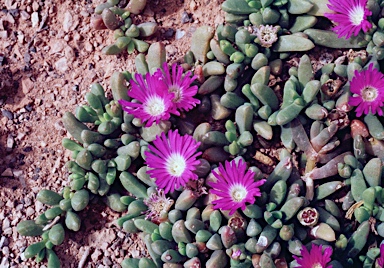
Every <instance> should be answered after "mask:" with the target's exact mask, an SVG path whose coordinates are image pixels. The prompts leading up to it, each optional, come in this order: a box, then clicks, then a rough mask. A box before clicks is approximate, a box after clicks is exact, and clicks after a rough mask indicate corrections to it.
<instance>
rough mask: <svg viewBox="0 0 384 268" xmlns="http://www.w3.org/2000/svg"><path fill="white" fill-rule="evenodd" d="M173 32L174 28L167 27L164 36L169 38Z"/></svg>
mask: <svg viewBox="0 0 384 268" xmlns="http://www.w3.org/2000/svg"><path fill="white" fill-rule="evenodd" d="M174 34H175V30H173V29H172V28H169V29H167V30H166V31H165V33H164V38H171V37H172V36H173V35H174Z"/></svg>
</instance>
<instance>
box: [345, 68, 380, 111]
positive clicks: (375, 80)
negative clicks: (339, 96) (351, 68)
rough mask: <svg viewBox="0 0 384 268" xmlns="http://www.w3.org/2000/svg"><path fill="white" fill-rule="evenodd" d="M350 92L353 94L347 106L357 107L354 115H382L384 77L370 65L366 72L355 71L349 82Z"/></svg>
mask: <svg viewBox="0 0 384 268" xmlns="http://www.w3.org/2000/svg"><path fill="white" fill-rule="evenodd" d="M350 90H351V92H352V93H353V94H354V95H353V96H352V97H351V98H350V99H349V102H348V104H349V105H351V106H357V108H356V115H357V116H361V115H362V114H363V113H364V114H368V113H369V112H371V113H372V114H375V113H378V114H379V115H383V111H382V109H381V107H382V106H383V102H384V75H383V74H382V73H381V72H379V71H378V70H376V69H373V64H370V65H369V67H368V70H364V71H362V72H360V73H359V72H358V71H357V70H356V71H355V75H354V77H353V79H352V81H351V87H350Z"/></svg>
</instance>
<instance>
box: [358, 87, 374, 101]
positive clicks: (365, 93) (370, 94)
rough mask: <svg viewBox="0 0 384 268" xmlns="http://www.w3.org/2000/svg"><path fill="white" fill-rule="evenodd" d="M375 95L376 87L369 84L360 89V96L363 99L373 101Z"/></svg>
mask: <svg viewBox="0 0 384 268" xmlns="http://www.w3.org/2000/svg"><path fill="white" fill-rule="evenodd" d="M377 95H378V94H377V89H376V88H374V87H371V86H367V87H365V88H363V89H362V90H361V97H362V98H363V100H364V101H374V100H375V99H376V98H377Z"/></svg>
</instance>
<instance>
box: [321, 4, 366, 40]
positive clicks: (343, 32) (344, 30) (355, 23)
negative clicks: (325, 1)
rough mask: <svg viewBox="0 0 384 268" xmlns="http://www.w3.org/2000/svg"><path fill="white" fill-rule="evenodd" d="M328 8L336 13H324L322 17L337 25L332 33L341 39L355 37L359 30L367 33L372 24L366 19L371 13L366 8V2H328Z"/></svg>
mask: <svg viewBox="0 0 384 268" xmlns="http://www.w3.org/2000/svg"><path fill="white" fill-rule="evenodd" d="M329 3H330V4H329V5H328V8H329V9H331V10H333V11H335V12H336V13H325V14H324V16H325V17H327V18H328V19H330V20H332V21H333V22H335V23H336V24H337V26H335V27H334V28H333V31H334V32H335V33H337V34H338V37H339V38H341V37H343V36H345V37H346V38H347V39H348V38H350V37H351V35H352V34H353V35H354V36H357V35H358V34H359V32H360V30H363V31H364V32H367V31H368V30H369V29H371V28H372V24H371V23H370V22H369V21H368V20H367V17H368V16H370V15H372V12H371V11H370V10H369V9H367V8H366V6H367V0H329Z"/></svg>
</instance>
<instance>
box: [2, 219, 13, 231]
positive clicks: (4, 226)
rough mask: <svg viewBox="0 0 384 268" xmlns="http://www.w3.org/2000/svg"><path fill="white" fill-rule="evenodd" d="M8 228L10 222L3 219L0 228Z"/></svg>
mask: <svg viewBox="0 0 384 268" xmlns="http://www.w3.org/2000/svg"><path fill="white" fill-rule="evenodd" d="M10 226H11V222H10V221H9V219H8V218H5V219H4V220H3V224H2V225H1V228H2V229H3V230H5V229H7V228H9V227H10Z"/></svg>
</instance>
